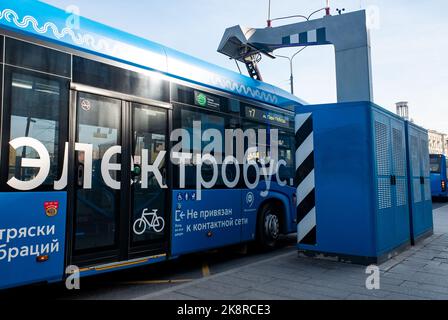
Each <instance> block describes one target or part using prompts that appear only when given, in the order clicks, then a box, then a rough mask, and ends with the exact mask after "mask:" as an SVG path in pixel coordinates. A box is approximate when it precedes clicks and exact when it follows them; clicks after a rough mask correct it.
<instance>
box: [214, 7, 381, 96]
mask: <svg viewBox="0 0 448 320" xmlns="http://www.w3.org/2000/svg"><path fill="white" fill-rule="evenodd" d="M321 10H326V11H327V14H328V13H329V10H328V8H323V9H321ZM321 10H319V11H317V12H320V11H321ZM292 17H298V16H291V18H292ZM303 17H304V18H307V17H305V16H303ZM284 18H290V17H284ZM284 18H281V19H284ZM309 18H310V17H308V19H309ZM269 21H271V22H272V21H273V20H269ZM269 21H268V25H270V23H269ZM321 45H333V46H334V48H335V58H336V82H337V93H338V102H353V101H373V88H372V67H371V53H370V36H369V31H368V29H367V19H366V12H365V11H356V12H352V13H347V14H342V15H336V16H330V15H326V16H324V17H323V18H320V19H314V20H307V21H304V22H299V23H294V24H289V25H284V26H279V27H266V28H258V29H257V28H247V27H242V26H239V25H238V26H234V27H231V28H228V29H227V30H226V31H225V33H224V36H223V38H222V40H221V43H220V45H219V48H218V52H220V53H222V54H224V55H226V56H228V57H230V58H232V59H235V60H237V61H240V62H243V63H245V64H246V66H247V67H248V70H249V71H250V72H249V74H250V76H251V77H253V78H254V79H258V80H261V79H262V76H261V73H260V70H259V69H258V67H257V65H256V64H257V62H258V60H259V59H254V57H259V56H260V55H265V56H268V57H270V58H276V55H275V54H274V52H275V51H276V50H278V49H282V48H292V47H308V46H321ZM248 62H250V65H248ZM291 63H292V59H291ZM292 80H293V78H292Z"/></svg>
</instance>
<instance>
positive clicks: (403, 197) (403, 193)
mask: <svg viewBox="0 0 448 320" xmlns="http://www.w3.org/2000/svg"><path fill="white" fill-rule="evenodd" d="M406 187H407V185H406V180H404V179H398V180H397V188H396V192H397V194H396V196H397V206H398V207H401V206H405V205H407V204H408V195H407V194H408V192H407V188H406Z"/></svg>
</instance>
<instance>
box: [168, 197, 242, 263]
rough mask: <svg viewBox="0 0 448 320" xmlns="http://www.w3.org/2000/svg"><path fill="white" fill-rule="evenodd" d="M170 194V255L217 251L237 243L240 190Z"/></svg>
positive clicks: (240, 225) (239, 237) (239, 220)
mask: <svg viewBox="0 0 448 320" xmlns="http://www.w3.org/2000/svg"><path fill="white" fill-rule="evenodd" d="M196 197H197V193H196V191H194V190H189V191H188V190H182V191H173V198H172V199H173V200H172V208H173V212H172V232H171V254H172V255H173V256H177V255H181V254H186V253H191V252H199V251H203V250H207V249H213V248H218V247H222V246H226V245H230V244H235V243H239V242H240V241H241V230H242V227H243V226H245V225H247V224H248V223H249V220H248V219H247V218H244V217H242V216H241V190H203V191H202V200H200V201H198V200H197V199H196Z"/></svg>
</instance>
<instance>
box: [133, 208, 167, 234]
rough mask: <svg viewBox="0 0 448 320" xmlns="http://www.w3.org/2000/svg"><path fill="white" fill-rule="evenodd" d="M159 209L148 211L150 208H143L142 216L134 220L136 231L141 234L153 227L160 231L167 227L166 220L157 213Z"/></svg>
mask: <svg viewBox="0 0 448 320" xmlns="http://www.w3.org/2000/svg"><path fill="white" fill-rule="evenodd" d="M157 212H158V209H154V210H152V212H148V209H145V210H143V212H142V216H141V218H139V219H137V220H135V222H134V233H135V234H136V235H139V236H141V235H142V234H144V233H145V231H146V230H147V229H148V230H151V229H153V230H154V231H155V232H157V233H160V232H162V231H163V229H164V228H165V220H164V219H163V218H162V217H159V216H158V215H157Z"/></svg>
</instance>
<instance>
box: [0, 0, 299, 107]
mask: <svg viewBox="0 0 448 320" xmlns="http://www.w3.org/2000/svg"><path fill="white" fill-rule="evenodd" d="M70 17H71V14H69V13H66V12H65V11H64V10H61V9H59V8H56V7H53V6H51V5H48V4H46V3H43V2H40V1H36V0H15V1H11V0H0V27H2V28H4V29H7V30H10V31H13V32H18V33H21V34H24V35H28V36H32V37H37V38H40V39H41V40H44V41H50V42H53V43H55V44H58V45H63V46H66V47H71V48H73V49H76V50H81V51H84V52H87V53H91V54H95V55H98V56H102V57H105V58H108V59H113V60H115V61H118V62H122V63H126V64H128V65H132V66H135V67H139V68H143V69H146V70H152V71H156V72H161V73H163V74H166V75H169V76H172V77H175V78H178V79H181V80H186V81H189V82H193V83H196V84H199V85H202V86H206V87H209V88H212V89H218V90H223V91H226V92H229V93H232V94H235V95H239V96H242V97H245V98H251V99H255V100H258V101H261V102H265V103H270V104H274V105H277V106H284V107H286V106H289V107H291V106H292V105H297V104H306V103H305V102H304V101H303V100H301V99H299V98H297V97H295V96H293V95H291V94H289V93H288V92H286V91H284V90H282V89H280V88H277V87H274V86H272V85H270V84H267V83H264V82H260V81H258V80H254V79H252V78H250V77H247V76H243V75H240V74H239V73H236V72H233V71H230V70H227V69H225V68H221V67H219V66H216V65H213V64H211V63H208V62H205V61H202V60H199V59H197V58H194V57H192V56H189V55H187V54H184V53H181V52H179V51H176V50H173V49H170V48H167V47H165V46H162V45H160V44H157V43H154V42H152V41H149V40H146V39H143V38H140V37H137V36H135V35H132V34H129V33H126V32H123V31H120V30H118V29H114V28H112V27H109V26H106V25H104V24H101V23H98V22H95V21H92V20H90V19H87V18H84V17H79V28H76V27H75V24H73V23H71V24H70V23H68V22H70V21H71V20H70V19H69V18H70Z"/></svg>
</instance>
